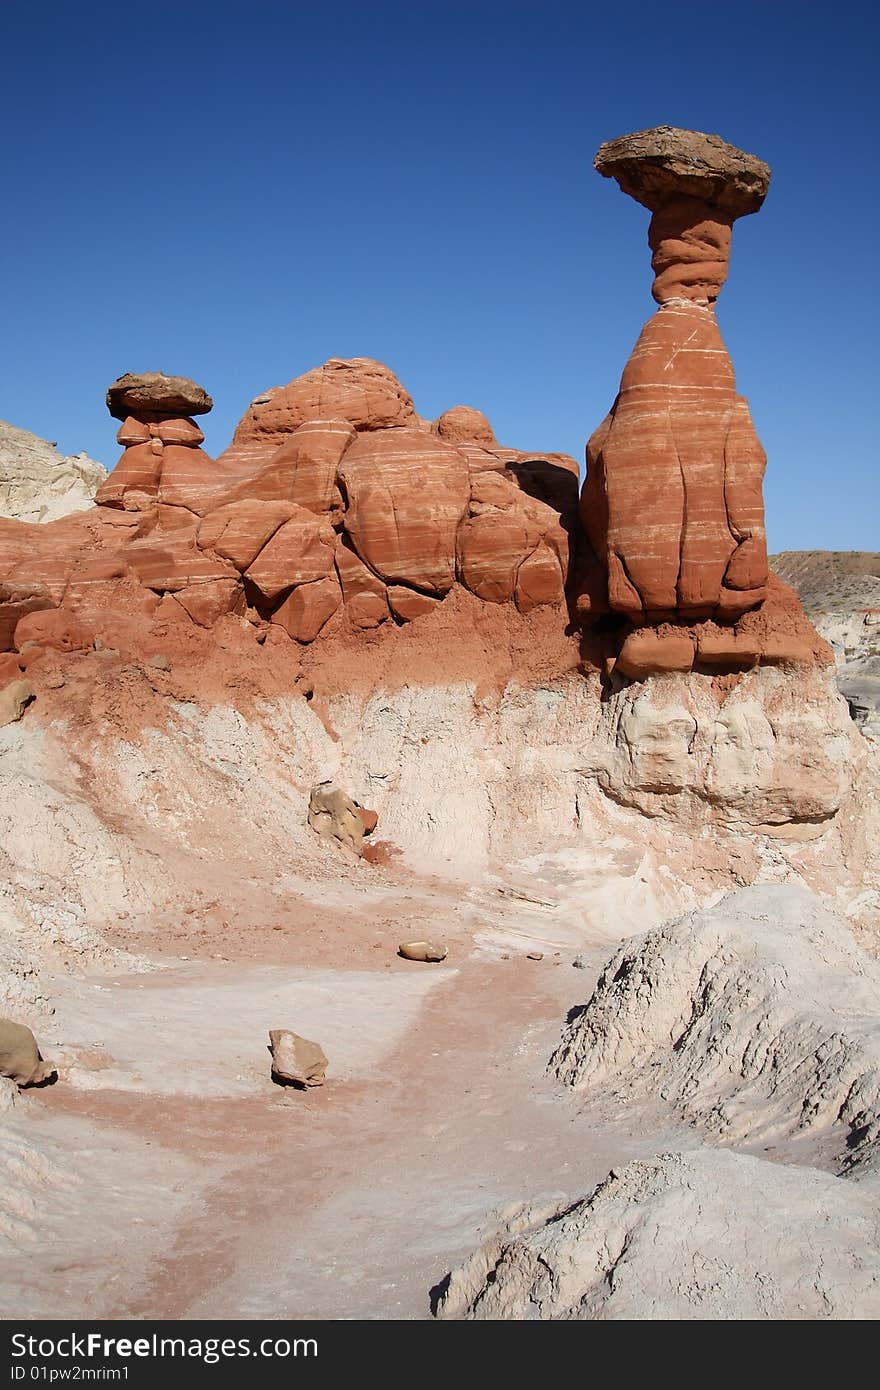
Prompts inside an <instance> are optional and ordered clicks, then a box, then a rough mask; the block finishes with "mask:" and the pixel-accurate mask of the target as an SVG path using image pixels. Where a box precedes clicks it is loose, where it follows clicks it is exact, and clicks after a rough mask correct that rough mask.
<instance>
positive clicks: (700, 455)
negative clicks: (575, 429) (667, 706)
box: [580, 126, 828, 677]
mask: <svg viewBox="0 0 880 1390" xmlns="http://www.w3.org/2000/svg"><path fill="white" fill-rule="evenodd" d="M596 168H597V169H598V171H599V172H600V173H601V174H603V175H604V176H606V177H613V178H615V179H616V180H617V182H618V183H619V185H620V187H621V188H622V190H623V191H624V192H625V193H627V194H629V195H630V196H631V197H633V198H634V199H636V201H637V202H639V203H641V204H643V205H644V206H645V207H647V208H648V209H650V211H651V212H652V214H653V215H652V218H651V224H650V227H649V231H648V243H649V246H650V248H651V251H652V262H651V263H652V266H653V269H654V275H655V278H654V286H653V295H654V298H655V299H656V301H657V303H658V305H659V308H658V310H657V312H656V314H655V315H654V317H653V318H652V319H650V320H649V322H648V323H647V324H646V325H645V328H644V329H643V330H642V333H641V336H640V337H639V339H638V342H637V343H636V346H635V348H634V349H633V352H632V354H631V356H630V359H629V362H628V363H627V365H626V367H625V369H624V372H623V376H622V378H621V383H620V391H619V393H618V396H617V399H616V401H615V403H614V406H613V407H612V410H611V411H610V413H609V414H608V416H606V418H605V420H604V421H603V422H602V424H601V425H600V426H599V427H598V429H597V430H596V431H595V432H594V434H593V435H592V437H591V439H590V441H589V444H588V446H587V476H586V480H585V483H584V488H583V492H582V496H581V517H582V520H583V525H584V529H585V531H586V533H587V536H588V537H589V540H590V543H591V545H592V548H593V551H594V552H595V554H596V556H597V557H598V559H599V562H600V564H601V566H602V569H603V570H604V584H602V585H601V586H600V592H599V593H598V594H597V593H596V592H595V584H594V586H593V591H592V592H588V593H587V594H586V595H585V596H584V599H583V600H582V602H581V604H580V610H581V612H582V615H583V616H584V617H586V619H587V620H588V621H589V620H591V619H595V618H596V617H597V616H601V614H602V612H603V611H605V609H606V608H607V609H608V610H610V611H611V613H612V614H620V615H621V617H622V618H624V619H626V620H627V621H628V623H629V624H630V625H631V627H632V629H633V631H632V633H631V635H629V636H627V635H626V629H624V631H623V634H622V636H623V646H622V650H621V652H620V660H619V663H618V669H619V670H620V673H621V674H622V675H626V676H629V677H633V676H639V675H644V674H646V673H648V672H650V671H651V670H654V671H670V670H672V671H674V670H687V669H689V668H690V667H691V666H692V665H694V664H695V663H696V664H697V665H709V666H731V665H733V666H735V665H737V664H738V663H743V664H749V663H753V662H754V661H759V660H771V661H772V660H786V661H795V662H797V661H801V662H807V663H808V662H810V661H811V660H815V659H816V658H817V657H818V658H819V659H822V660H827V659H828V653H827V651H825V650H824V649H819V648H817V647H816V644H815V642H814V641H813V639H812V636H811V634H810V631H809V629H808V628H805V627H803V626H801V625H800V623H799V622H796V623H795V624H794V625H792V623H791V621H790V618H789V616H788V615H790V613H791V611H792V606H791V603H790V600H789V598H788V595H787V594H784V593H783V592H782V591H781V590H779V589H777V590H776V592H775V593H774V592H773V591H772V590H771V589H769V588H768V582H769V576H768V567H767V546H766V537H765V531H764V511H763V498H762V480H763V476H764V469H765V465H766V455H765V453H764V450H763V448H762V447H761V443H760V440H759V439H758V436H757V434H756V432H755V428H754V425H753V423H752V419H751V415H750V413H749V407H748V403H747V401H746V400H745V399H744V398H743V397H742V396H740V395H739V394H738V393H737V389H736V380H735V377H734V371H733V366H732V364H731V361H730V358H729V356H728V353H727V349H726V347H725V345H724V342H723V340H722V338H721V335H720V333H719V330H718V324H717V322H716V318H715V308H714V306H715V301H716V299H717V298H718V295H719V293H720V291H721V288H722V286H723V284H724V282H725V280H726V278H727V271H728V262H729V257H730V241H731V228H732V225H733V222H734V220H735V219H736V218H737V217H742V216H744V215H747V214H749V213H753V212H756V211H757V210H758V209H759V208H760V206H761V204H762V202H763V200H764V197H765V195H766V192H767V188H768V186H769V180H770V170H769V169H768V167H767V165H766V164H764V163H763V162H762V161H761V160H758V159H756V158H755V157H754V156H753V155H748V154H744V153H743V152H742V151H741V150H737V149H735V148H734V147H733V146H731V145H727V144H726V143H725V142H724V141H722V140H721V139H720V138H719V137H718V136H707V135H703V134H700V133H699V132H695V131H682V130H676V129H673V128H672V127H668V126H663V127H659V128H658V129H657V130H652V131H641V132H638V133H637V134H635V135H629V136H623V137H622V138H621V139H619V140H614V141H611V142H609V143H608V144H606V145H603V146H602V148H601V149H600V150H599V153H598V155H597V156H596ZM758 612H760V613H761V614H762V622H761V624H760V627H761V631H760V632H758V631H756V630H755V628H754V627H752V626H751V625H749V624H748V623H747V624H745V625H744V626H740V623H739V620H740V619H742V618H743V616H744V615H747V614H753V613H758ZM707 620H711V622H712V623H713V624H715V625H717V628H716V627H713V628H711V629H709V630H708V631H707V630H706V629H705V628H704V627H703V626H702V625H703V624H705V622H706V621H707Z"/></svg>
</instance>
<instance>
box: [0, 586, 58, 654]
mask: <svg viewBox="0 0 880 1390" xmlns="http://www.w3.org/2000/svg"><path fill="white" fill-rule="evenodd" d="M52 606H53V604H52V600H51V598H50V597H49V592H48V590H47V589H46V587H45V585H31V584H15V583H2V582H0V652H8V651H10V650H11V649H12V646H13V641H14V637H15V632H16V629H17V627H18V625H19V623H20V622H21V620H22V618H25V617H26V616H27V615H28V614H29V613H34V612H38V611H39V610H40V609H43V608H51V607H52Z"/></svg>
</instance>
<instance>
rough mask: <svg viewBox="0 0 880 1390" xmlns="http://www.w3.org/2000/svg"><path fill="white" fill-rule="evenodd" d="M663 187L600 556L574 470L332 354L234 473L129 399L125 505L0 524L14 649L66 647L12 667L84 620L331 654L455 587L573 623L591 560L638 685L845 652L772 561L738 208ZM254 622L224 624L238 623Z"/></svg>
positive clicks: (6, 616)
mask: <svg viewBox="0 0 880 1390" xmlns="http://www.w3.org/2000/svg"><path fill="white" fill-rule="evenodd" d="M664 178H665V179H666V183H665V184H664V188H665V189H666V192H665V194H664V199H665V201H664V200H661V202H660V204H659V205H658V208H657V211H656V213H655V218H654V221H653V223H652V229H651V242H652V249H653V251H654V268H655V271H656V274H657V280H656V284H655V288H656V289H657V291H658V297H659V298H660V299H661V300H663V304H662V307H661V309H660V310H659V311H658V313H657V314H656V315H655V316H654V318H653V319H652V320H651V322H650V323H649V324H648V325H647V327H646V328H645V330H644V332H643V334H642V336H641V338H640V340H639V343H638V345H637V347H636V350H635V351H634V353H633V355H632V358H631V359H630V362H629V363H628V365H627V367H626V370H625V372H624V376H623V380H622V383H621V392H620V396H619V398H618V401H617V402H616V405H615V408H614V410H613V411H612V413H611V414H610V415H609V416H608V418H607V419H606V420H605V421H604V422H603V424H602V426H600V428H599V430H597V431H596V434H595V435H594V437H593V439H592V440H591V441H590V446H589V450H588V477H587V482H586V484H585V487H584V493H583V501H582V515H583V521H584V527H585V529H586V532H587V533H588V536H589V542H592V544H590V543H589V542H588V540H587V536H585V535H584V533H583V531H582V529H581V527H580V524H579V520H578V515H577V508H576V493H577V466H576V464H575V463H574V460H572V459H569V458H567V457H566V456H564V455H552V454H548V455H545V456H543V457H541V456H535V455H532V454H524V453H520V452H519V451H517V450H514V449H502V448H501V447H500V446H499V445H498V444H497V443H496V442H495V437H494V434H493V433H492V431H491V427H490V426H489V424H488V421H486V419H485V417H484V416H482V415H481V414H480V412H478V411H473V410H471V409H470V408H466V407H455V408H454V409H453V410H451V411H447V412H445V414H444V415H442V416H440V417H439V419H438V420H437V421H435V422H434V424H433V425H431V424H430V422H427V421H424V420H422V419H421V418H420V417H417V416H416V415H415V414H414V412H413V410H412V405H411V402H409V397H408V396H406V393H405V392H404V391H403V388H402V387H400V385H399V383H397V382H396V380H395V379H394V378H393V377H392V376H391V374H390V373H389V372H388V371H387V369H385V368H382V367H380V366H379V365H378V364H375V363H369V362H365V361H360V362H353V363H341V362H338V361H336V362H331V363H328V364H326V366H325V367H324V368H320V369H317V370H316V371H315V372H313V373H308V374H307V376H306V377H305V378H301V379H300V380H299V381H298V382H293V383H291V384H290V386H289V387H286V388H284V390H283V391H282V392H280V393H279V392H275V393H270V398H271V400H270V401H267V402H264V404H266V405H267V406H268V405H269V404H270V403H271V401H275V405H274V406H273V407H272V410H268V411H267V412H262V411H260V412H258V414H259V415H260V418H259V420H256V421H255V420H254V419H251V417H250V416H249V417H248V420H250V423H248V420H246V421H244V422H243V424H242V429H243V433H244V437H245V443H246V446H247V447H246V448H245V449H244V452H243V453H241V452H240V453H239V454H238V455H237V456H235V451H234V450H231V451H228V454H227V458H226V462H225V463H223V462H215V461H213V460H211V459H210V458H209V457H208V455H207V454H205V453H204V452H203V450H202V449H201V447H200V445H201V442H202V433H201V431H200V430H199V428H198V426H197V425H196V424H195V422H194V421H193V420H191V419H190V418H189V417H188V416H184V415H182V414H180V411H181V410H182V409H183V408H184V406H185V405H186V406H187V407H189V405H190V402H189V401H187V402H184V401H182V400H175V401H174V403H173V409H172V402H171V400H170V399H169V398H168V397H167V396H166V397H165V398H163V399H164V406H162V408H159V407H160V405H162V403H161V401H159V400H158V399H154V400H153V408H152V409H148V408H147V407H146V406H144V405H142V404H141V405H137V406H136V407H135V408H133V409H131V410H129V409H127V408H125V409H123V406H124V405H125V403H124V402H123V403H121V404H120V411H121V412H122V413H123V418H122V424H121V427H120V430H119V435H118V437H119V440H120V442H121V443H122V444H123V445H124V447H125V453H124V454H123V457H122V459H121V460H120V464H119V466H118V468H117V470H116V472H115V473H114V474H113V475H111V477H110V478H109V479H108V481H107V483H106V484H105V488H106V492H103V491H102V495H101V500H103V501H104V503H105V505H100V506H98V507H96V508H95V509H94V510H93V511H92V512H91V513H82V514H80V515H79V516H77V517H72V518H64V519H62V520H61V521H58V522H54V523H51V524H49V525H43V526H33V525H26V524H22V523H17V522H3V521H2V520H0V586H2V587H0V651H2V650H3V649H4V647H5V648H7V649H8V648H9V647H11V646H12V643H13V639H14V637H15V635H16V627H17V626H19V627H20V628H21V632H22V633H24V634H25V635H26V634H27V633H28V632H29V631H31V630H33V631H35V632H40V631H41V632H43V633H44V634H47V635H48V636H49V638H51V635H52V634H53V633H55V634H57V635H58V640H57V641H55V642H54V644H53V645H50V642H49V641H47V642H45V643H43V644H42V645H38V644H36V641H35V639H34V640H31V639H27V637H26V636H25V637H21V634H19V637H20V639H21V642H22V643H23V645H24V650H23V652H21V653H19V654H18V655H16V656H10V657H9V658H8V659H7V660H5V661H4V662H3V664H2V670H0V675H2V674H3V673H5V675H4V676H3V678H4V679H6V678H9V679H18V678H20V676H21V674H22V671H23V668H24V666H25V664H26V663H27V662H29V661H30V662H33V661H34V660H37V661H41V660H43V657H42V655H41V653H42V652H43V651H44V650H55V651H56V652H58V654H59V656H61V655H63V654H64V652H65V651H68V650H71V649H73V646H74V642H75V641H76V639H75V638H73V637H71V631H72V626H73V625H78V626H79V627H80V628H82V627H86V628H94V629H95V630H96V631H97V632H98V633H99V634H100V636H101V639H102V643H103V645H104V646H107V647H110V648H112V647H115V646H117V645H119V646H120V648H125V649H126V650H129V649H131V647H132V646H133V647H135V648H136V646H137V639H136V638H135V637H134V636H133V634H134V633H136V632H137V631H139V630H140V629H143V630H144V631H145V632H147V633H149V632H152V631H153V625H154V624H155V632H156V633H157V634H161V633H162V632H163V631H164V629H165V627H166V626H167V624H168V623H169V622H171V623H175V624H183V625H184V627H188V628H189V632H188V633H186V632H184V631H183V630H181V631H180V632H179V633H178V634H177V636H176V640H178V641H186V642H191V641H194V640H196V634H195V633H194V631H193V629H192V624H196V625H197V626H201V627H212V626H213V625H214V624H215V623H218V622H219V623H221V624H222V623H223V620H224V619H225V618H226V617H227V615H230V614H236V615H239V616H241V617H243V618H247V619H248V620H249V622H251V623H254V624H255V625H256V627H257V634H256V636H257V642H258V643H259V642H261V641H263V640H266V642H267V651H268V650H269V649H271V648H273V647H275V646H278V644H280V648H279V657H280V656H281V655H282V653H284V651H285V648H286V655H285V656H284V659H285V660H288V661H289V659H290V655H291V654H290V651H289V647H287V645H286V644H287V638H286V637H285V636H284V633H285V632H286V633H287V634H288V636H290V637H292V638H293V639H294V640H296V641H297V642H300V643H308V642H311V641H314V640H315V638H316V637H318V636H319V635H320V634H321V632H322V631H323V629H324V628H325V627H326V626H327V624H328V622H329V620H330V618H331V617H333V615H334V614H335V613H337V612H340V610H341V609H343V610H344V622H343V623H342V624H340V623H336V622H335V623H333V624H332V625H331V629H330V630H331V632H334V633H338V634H339V635H340V636H341V637H343V639H344V638H345V635H346V634H347V633H348V632H349V631H350V629H351V628H354V629H358V628H375V627H378V626H379V625H380V624H382V623H384V622H386V621H387V620H388V619H389V618H390V617H391V616H392V615H393V616H394V618H395V619H396V620H397V622H409V621H412V620H413V619H414V618H416V617H418V616H419V615H421V614H424V613H428V612H437V611H438V610H439V609H440V607H441V600H442V599H443V597H444V595H445V594H447V593H448V592H449V590H450V588H451V587H452V586H453V584H454V582H455V580H456V579H457V580H458V581H459V582H461V583H462V584H463V585H464V586H466V587H467V588H469V589H470V590H471V591H472V593H473V594H475V595H476V596H477V598H478V599H481V600H483V601H484V602H490V603H493V604H505V603H508V604H511V603H515V604H516V606H517V608H518V609H519V611H520V613H521V614H524V615H528V614H529V613H530V612H531V611H532V610H533V609H535V608H541V607H548V606H550V607H557V608H559V609H560V610H561V611H560V615H559V621H560V624H564V623H565V621H566V617H567V613H566V610H565V609H564V607H563V604H564V599H565V596H566V584H567V582H568V580H569V578H570V570H571V569H572V568H573V569H574V578H573V583H572V593H571V596H572V599H573V600H574V608H575V610H576V612H577V613H578V615H579V617H580V618H581V619H582V621H583V622H584V623H589V622H592V621H595V619H596V618H597V617H598V616H601V615H602V614H604V613H606V612H607V611H608V609H609V607H610V609H611V610H612V612H617V613H618V614H620V615H621V616H629V617H631V618H633V619H634V620H635V621H636V625H637V630H636V631H634V632H631V633H630V635H629V636H628V637H627V638H626V641H625V642H624V645H623V650H622V651H621V653H620V657H619V659H618V660H617V666H616V669H617V671H618V672H619V674H620V675H622V676H627V677H630V678H633V679H640V678H642V677H644V676H645V675H649V674H650V673H651V672H654V671H675V670H686V669H689V668H690V666H691V665H692V664H693V662H694V660H696V661H697V663H698V665H700V666H701V667H703V668H705V669H709V670H713V671H717V670H724V669H737V668H741V667H742V666H744V665H749V664H752V663H753V662H754V661H757V660H767V661H774V662H780V663H792V662H799V661H812V662H826V661H829V660H830V659H831V656H830V652H829V650H828V648H827V647H826V645H825V644H824V643H822V642H821V640H820V639H819V638H818V637H817V635H816V633H815V632H814V630H813V629H812V627H811V626H810V624H809V623H808V622H807V620H806V619H805V617H804V615H803V612H802V610H801V608H800V605H799V603H798V601H797V599H796V596H795V595H794V594H793V593H792V592H791V591H790V590H788V589H786V587H785V586H784V585H781V584H780V583H779V581H777V580H775V579H774V578H773V577H772V576H770V577H769V579H768V576H767V572H766V551H765V544H764V537H763V514H762V500H761V476H762V473H763V467H764V455H763V451H762V450H761V446H760V444H759V443H758V441H757V438H756V436H755V433H754V428H753V426H752V423H751V420H750V417H749V413H748V407H747V405H746V403H745V402H744V401H743V400H742V399H741V398H740V397H738V396H737V395H736V389H735V383H734V379H733V371H732V368H731V365H730V362H729V359H728V357H727V354H726V350H725V349H724V346H723V343H722V342H721V339H720V337H719V336H718V331H717V327H716V326H715V321H714V314H713V311H712V308H711V305H710V300H711V299H712V298H713V297H714V294H715V293H717V290H718V288H719V287H720V284H721V282H722V280H723V272H724V271H725V270H726V250H727V242H726V239H725V235H724V232H725V228H726V231H727V232H729V223H730V220H731V218H732V214H731V213H730V212H729V211H728V212H726V213H725V212H719V211H718V207H717V205H716V204H705V203H700V202H699V200H697V199H695V198H694V197H692V196H690V195H686V196H682V195H681V194H680V193H676V192H675V189H674V188H673V186H672V184H670V182H669V171H668V170H666V172H665V173H664ZM707 208H708V211H707ZM719 229H720V230H719ZM279 396H283V397H284V399H283V400H282V401H280V403H279V402H278V400H277V399H276V398H277V397H279ZM328 402H329V404H330V405H331V406H332V408H333V413H332V414H329V413H328V411H327V409H326V407H327V405H328ZM341 403H342V404H341ZM343 405H344V409H343ZM319 406H320V407H321V413H320V416H319V417H316V416H315V411H316V410H318V407H319ZM163 411H164V413H163ZM273 412H274V413H273ZM392 420H393V421H394V422H395V423H391V421H392ZM264 427H265V428H264ZM248 440H249V441H250V442H248ZM252 446H253V447H252ZM248 450H251V452H250V454H248ZM108 503H109V505H107V504H108ZM334 528H335V529H338V530H339V531H340V534H339V535H338V536H337V535H336V534H335V529H334ZM334 561H335V568H334ZM242 575H244V582H242ZM459 601H461V602H466V603H468V604H471V605H472V604H473V600H471V599H468V600H466V601H465V600H464V599H463V598H460V600H459V599H457V600H453V605H452V611H453V612H457V611H458V608H457V607H456V605H457V603H458V602H459ZM60 605H63V612H62V611H61V610H60V607H59V606H60ZM49 610H52V611H49ZM462 611H465V610H462ZM30 613H35V614H36V615H37V617H39V618H40V619H41V621H40V622H38V623H35V624H34V626H33V628H32V629H31V628H29V626H28V622H27V621H25V622H24V623H23V624H22V620H27V617H28V614H30ZM44 614H45V617H44V616H43V615H44ZM714 619H717V622H716V621H713V620H714ZM438 620H439V622H440V624H441V628H442V618H438ZM517 621H519V622H521V621H522V620H521V619H518V620H517ZM536 623H537V626H536V630H538V628H539V627H540V623H539V622H538V621H537V620H536ZM244 626H245V624H244V623H239V624H236V623H234V622H226V623H225V625H224V634H226V635H228V634H231V633H232V632H234V631H236V630H237V629H238V628H243V627H244ZM448 626H449V625H448V624H447V625H446V628H445V629H443V630H444V631H446V630H447V629H448ZM544 626H545V627H546V623H545V625H544ZM438 630H440V629H438ZM248 631H251V632H252V629H251V628H248ZM150 640H152V639H150ZM221 640H226V637H225V636H224V637H222V638H221ZM251 640H253V637H251ZM617 640H619V639H615V637H614V629H613V625H612V624H606V626H605V628H603V629H602V630H601V631H600V633H599V634H598V636H597V637H596V638H595V640H594V641H593V645H592V647H591V648H590V650H591V652H592V653H593V657H594V658H595V659H596V660H597V661H598V662H599V663H601V662H602V660H607V661H608V662H609V663H612V662H613V660H614V656H613V653H614V651H615V650H616V646H617ZM29 643H30V644H29ZM404 645H405V644H404ZM254 650H255V653H257V652H258V651H259V648H258V647H257V646H256V644H255V646H254ZM401 650H403V648H401ZM260 659H262V658H260ZM591 659H592V658H591ZM41 669H42V668H41ZM50 674H51V673H50Z"/></svg>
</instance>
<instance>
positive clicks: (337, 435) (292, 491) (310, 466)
mask: <svg viewBox="0 0 880 1390" xmlns="http://www.w3.org/2000/svg"><path fill="white" fill-rule="evenodd" d="M355 437H356V435H355V430H354V428H353V427H352V426H351V425H350V424H349V423H348V421H347V420H341V419H337V420H307V421H306V422H305V423H304V424H302V425H300V426H299V428H298V429H296V430H294V432H293V434H291V435H290V436H289V437H288V438H287V439H286V440H285V441H284V443H283V444H281V445H280V447H279V448H278V449H276V450H275V452H274V453H273V454H272V455H271V457H270V458H269V459H268V461H267V462H266V463H264V464H263V465H262V466H261V467H260V468H259V469H258V470H257V472H256V473H255V474H254V476H253V478H249V479H247V480H246V481H245V482H243V483H241V484H239V488H238V490H239V491H240V492H241V493H243V494H246V495H247V496H248V497H263V498H270V499H274V498H279V499H283V500H284V501H286V502H296V503H297V505H298V506H300V507H306V508H307V509H308V510H309V511H312V512H318V513H319V514H323V513H326V512H329V513H330V514H331V515H332V517H333V519H334V521H336V520H337V519H338V518H340V517H341V513H342V496H341V494H340V492H339V488H338V487H337V485H336V475H337V472H338V469H339V464H340V462H341V460H342V456H343V454H344V453H345V451H346V449H347V448H349V446H350V445H351V444H352V443H353V441H354V439H355Z"/></svg>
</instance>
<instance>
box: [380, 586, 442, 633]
mask: <svg viewBox="0 0 880 1390" xmlns="http://www.w3.org/2000/svg"><path fill="white" fill-rule="evenodd" d="M388 602H389V604H390V606H391V611H392V613H393V614H394V616H395V618H399V619H400V621H401V622H402V623H411V622H412V621H413V619H414V618H421V617H422V616H423V615H424V614H425V613H431V612H433V610H434V609H435V608H436V607H437V604H438V603H439V602H440V600H439V599H437V598H432V597H431V595H430V594H420V593H419V592H418V591H417V590H416V589H407V587H406V586H405V585H404V584H389V585H388Z"/></svg>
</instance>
